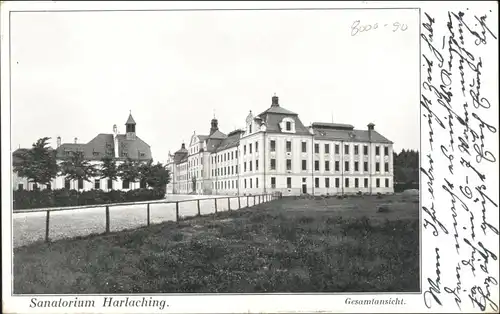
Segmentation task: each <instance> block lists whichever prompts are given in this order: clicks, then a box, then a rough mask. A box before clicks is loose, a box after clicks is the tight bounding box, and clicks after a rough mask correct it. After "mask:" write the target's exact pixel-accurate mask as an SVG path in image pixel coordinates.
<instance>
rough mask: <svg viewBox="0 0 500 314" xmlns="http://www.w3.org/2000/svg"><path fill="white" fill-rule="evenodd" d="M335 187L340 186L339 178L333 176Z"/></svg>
mask: <svg viewBox="0 0 500 314" xmlns="http://www.w3.org/2000/svg"><path fill="white" fill-rule="evenodd" d="M335 187H336V188H338V187H340V179H339V178H335Z"/></svg>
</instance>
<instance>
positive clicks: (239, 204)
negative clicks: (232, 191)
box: [238, 195, 241, 209]
mask: <svg viewBox="0 0 500 314" xmlns="http://www.w3.org/2000/svg"><path fill="white" fill-rule="evenodd" d="M238 209H241V201H240V196H239V195H238Z"/></svg>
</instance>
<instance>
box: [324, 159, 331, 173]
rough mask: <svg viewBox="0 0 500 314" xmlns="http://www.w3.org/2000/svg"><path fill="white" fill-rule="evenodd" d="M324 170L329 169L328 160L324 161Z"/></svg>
mask: <svg viewBox="0 0 500 314" xmlns="http://www.w3.org/2000/svg"><path fill="white" fill-rule="evenodd" d="M325 171H330V162H329V161H328V160H327V161H325Z"/></svg>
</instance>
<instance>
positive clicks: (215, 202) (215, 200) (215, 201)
mask: <svg viewBox="0 0 500 314" xmlns="http://www.w3.org/2000/svg"><path fill="white" fill-rule="evenodd" d="M214 204H215V213H216V214H217V198H214Z"/></svg>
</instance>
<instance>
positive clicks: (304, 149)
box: [302, 142, 307, 153]
mask: <svg viewBox="0 0 500 314" xmlns="http://www.w3.org/2000/svg"><path fill="white" fill-rule="evenodd" d="M302 152H303V153H306V152H307V143H306V142H302Z"/></svg>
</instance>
